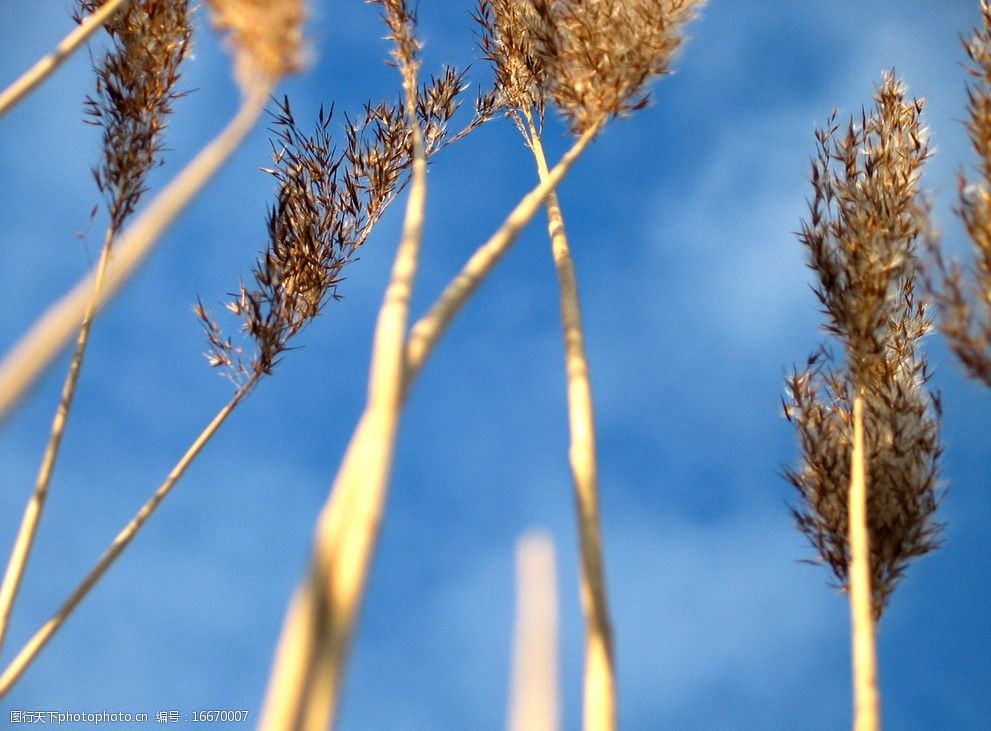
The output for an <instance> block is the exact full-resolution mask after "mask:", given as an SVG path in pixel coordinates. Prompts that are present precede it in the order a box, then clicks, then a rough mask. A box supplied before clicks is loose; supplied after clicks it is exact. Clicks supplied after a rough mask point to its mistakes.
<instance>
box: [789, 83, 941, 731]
mask: <svg viewBox="0 0 991 731" xmlns="http://www.w3.org/2000/svg"><path fill="white" fill-rule="evenodd" d="M922 109H923V102H922V101H921V100H909V99H907V98H906V92H905V88H904V86H903V85H902V84H901V82H899V81H898V80H897V79H896V78H895V76H894V74H893V73H892V74H886V75H885V77H884V79H883V81H882V83H881V85H880V87H879V88H878V89H877V92H876V95H875V105H874V108H873V110H872V111H871V114H870V115H868V114H867V113H866V111H865V112H863V113H862V114H861V119H860V123H859V124H854V122H853V121H852V120H851V122H850V124H849V125H848V127H847V129H846V132H845V133H843V134H840V133H839V125H838V124H837V122H836V119H835V113H834V115H833V116H832V117H831V118H830V120H829V122H828V124H827V126H826V127H825V128H823V129H818V130H816V141H817V147H818V150H817V155H816V157H815V158H814V159H813V161H812V186H813V197H812V199H811V200H810V202H809V219H808V220H807V221H803V223H802V229H801V233H800V235H799V237H800V240H801V241H802V243H803V245H804V246H805V247H806V249H807V251H808V254H809V266H810V268H812V269H813V270H814V271H815V272H816V276H817V279H818V284H817V285H816V287H815V288H814V291H815V294H816V297H817V298H818V300H819V302H820V304H821V305H822V312H823V314H824V315H825V316H826V324H825V325H824V329H825V330H826V332H828V333H829V334H830V335H832V336H833V337H835V338H836V339H837V340H839V341H840V343H841V344H842V345H843V348H844V351H845V359H844V362H843V363H842V365H841V366H838V367H834V366H833V365H832V363H831V359H830V358H829V356H828V354H827V351H825V350H822V351H820V353H817V354H816V355H814V356H812V357H811V358H810V359H809V361H808V364H807V367H806V368H805V369H804V370H803V371H801V372H797V373H795V374H794V375H793V376H792V377H791V378H790V380H789V384H788V390H789V400H788V401H786V402H785V414H786V415H787V416H788V418H789V419H790V420H791V421H792V423H793V424H794V426H795V428H796V431H797V433H798V437H799V443H800V445H801V448H802V466H801V468H800V469H798V470H788V471H787V473H786V475H787V477H788V479H789V481H790V482H791V483H792V484H793V485H794V486H795V487H796V489H797V490H798V492H799V494H800V496H801V500H802V502H801V505H800V506H799V507H796V508H794V509H793V514H794V516H795V519H796V522H797V524H798V527H799V529H800V530H801V531H802V532H803V533H805V534H806V536H807V537H808V538H809V541H810V542H811V543H812V545H813V546H814V547H815V549H816V550H817V552H818V554H819V558H820V559H821V560H822V561H825V562H826V563H828V564H829V565H830V567H831V568H832V570H833V572H834V574H835V575H836V577H837V579H838V580H839V581H840V583H841V585H842V586H843V587H844V588H846V589H847V590H848V592H849V594H850V603H851V618H852V625H853V636H852V645H853V657H854V675H855V680H854V686H855V700H856V713H855V716H856V728H857V729H858V730H861V729H875V728H878V727H879V723H880V720H879V719H880V716H879V703H878V695H877V683H876V660H875V649H874V635H875V623H876V621H877V620H878V619H879V618H880V617H881V614H882V613H883V611H884V607H885V606H886V604H887V602H888V600H889V599H890V595H891V592H892V591H893V590H894V588H895V586H896V585H897V582H898V580H899V579H900V578H901V577H902V575H903V574H904V570H905V567H906V565H907V563H908V562H909V561H910V560H911V559H913V558H915V557H917V556H921V555H923V554H925V553H928V552H929V551H931V550H932V549H933V548H935V547H936V545H937V540H936V539H937V536H938V533H939V529H940V526H939V525H938V524H936V523H935V522H934V520H933V516H934V513H935V510H936V504H937V499H936V477H937V470H938V460H939V456H940V446H939V419H940V412H939V401H938V398H937V397H935V396H934V395H932V394H931V393H929V392H927V391H926V388H925V386H926V382H927V381H928V378H929V376H928V370H927V365H926V360H925V356H924V355H923V354H922V353H921V352H920V351H919V343H920V341H921V339H922V337H923V335H924V334H925V333H926V332H927V331H928V330H929V328H930V326H931V323H930V322H929V320H928V318H927V316H926V313H925V311H924V309H923V307H922V306H921V305H919V304H917V303H916V301H915V295H914V286H915V278H916V266H917V262H916V254H917V249H918V246H919V242H920V240H921V239H922V238H923V237H924V236H925V233H926V231H927V230H928V220H927V207H926V204H925V201H924V199H923V197H922V195H921V193H920V192H919V190H918V185H919V177H920V174H921V172H922V167H923V165H924V163H925V161H926V159H927V158H928V156H929V151H928V147H927V143H926V131H925V129H924V128H923V126H922V122H921V113H922Z"/></svg>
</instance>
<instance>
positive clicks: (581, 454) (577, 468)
mask: <svg viewBox="0 0 991 731" xmlns="http://www.w3.org/2000/svg"><path fill="white" fill-rule="evenodd" d="M525 116H526V120H527V125H528V127H529V130H530V140H529V143H530V148H531V149H532V150H533V156H534V159H535V160H536V162H537V171H538V173H539V175H540V179H541V180H542V181H543V180H546V179H547V176H548V170H547V158H546V157H545V156H544V148H543V145H542V144H541V141H540V134H539V132H538V130H537V127H536V125H535V124H534V121H533V117H532V115H531V114H530V113H529V111H528V110H525ZM546 207H547V223H548V231H549V233H550V237H551V249H552V251H553V254H554V264H555V266H556V268H557V278H558V284H559V288H560V292H561V324H562V326H563V329H564V350H565V364H566V368H567V379H568V423H569V427H570V433H571V446H570V449H569V453H568V454H569V459H570V462H571V474H572V477H573V479H574V485H575V498H576V505H577V508H578V538H579V545H580V547H581V564H582V584H581V597H582V608H583V610H584V614H585V627H586V635H585V695H584V727H585V729H586V730H587V731H592V730H595V731H611V730H612V729H615V728H616V673H615V654H614V651H613V633H612V624H611V622H610V620H609V602H608V598H607V593H606V579H605V568H604V561H603V556H602V528H601V523H600V519H599V474H598V464H597V459H596V448H595V417H594V411H593V408H592V385H591V382H590V380H589V368H588V358H587V356H586V354H585V335H584V332H585V329H584V327H583V325H582V314H581V305H580V302H579V298H578V278H577V275H576V273H575V264H574V260H573V259H572V257H571V249H570V247H569V245H568V234H567V232H566V230H565V227H564V216H563V215H562V213H561V206H560V203H559V202H558V196H557V191H553V192H551V194H550V195H549V196H547V201H546Z"/></svg>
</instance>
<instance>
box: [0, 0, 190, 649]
mask: <svg viewBox="0 0 991 731" xmlns="http://www.w3.org/2000/svg"><path fill="white" fill-rule="evenodd" d="M99 7H100V3H99V2H95V1H94V0H82V2H80V5H79V10H80V12H82V13H87V14H92V13H96V12H97V11H98V9H99ZM77 20H80V18H78V17H77ZM105 28H106V31H107V33H108V34H109V35H110V38H111V41H112V47H111V50H110V51H108V52H107V53H105V54H104V55H103V57H102V59H101V60H100V61H99V62H98V63H96V65H95V70H96V77H97V82H96V95H95V96H93V97H89V98H88V99H87V100H86V112H87V114H88V116H89V118H90V119H89V121H90V122H91V123H92V124H94V125H97V126H99V127H100V128H101V129H102V130H103V154H102V157H101V162H100V164H99V165H97V166H96V167H95V168H94V169H93V177H94V179H95V180H96V185H97V188H99V190H100V192H101V193H103V195H104V197H105V199H106V205H107V211H108V213H109V217H110V223H109V225H108V226H107V230H106V235H105V236H104V242H103V247H102V250H101V253H100V260H99V263H98V265H97V268H96V276H95V279H94V282H93V290H92V292H91V293H90V296H89V299H88V302H87V304H86V309H85V311H84V313H83V320H82V325H81V327H80V329H79V335H78V337H77V339H76V347H75V352H74V353H73V357H72V361H71V363H70V365H69V372H68V374H67V376H66V379H65V382H64V383H63V386H62V394H61V399H60V402H59V405H58V407H57V409H56V412H55V416H54V418H53V421H52V427H51V432H50V435H49V440H48V445H47V447H46V449H45V453H44V456H43V457H42V462H41V466H40V468H39V470H38V476H37V479H36V481H35V487H34V492H33V494H32V496H31V498H30V499H29V501H28V504H27V506H26V508H25V512H24V515H23V518H22V520H21V526H20V529H19V531H18V535H17V539H16V541H15V544H14V548H13V551H12V553H11V558H10V561H9V563H8V565H7V570H6V572H5V574H4V580H3V584H2V585H0V646H2V645H3V640H4V637H5V635H6V630H7V627H8V624H9V620H10V613H11V610H12V609H13V604H14V601H15V600H16V597H17V593H18V589H19V587H20V584H21V581H22V579H23V575H24V571H25V569H26V567H27V562H28V559H29V557H30V553H31V547H32V545H33V543H34V537H35V535H36V533H37V530H38V524H39V521H40V519H41V513H42V510H43V508H44V504H45V501H46V499H47V495H48V488H49V485H50V483H51V478H52V474H53V472H54V469H55V462H56V460H57V457H58V452H59V448H60V446H61V443H62V436H63V434H64V432H65V428H66V425H67V422H68V417H69V411H70V410H71V408H72V402H73V399H74V397H75V393H76V386H77V383H78V380H79V375H80V372H81V370H82V365H83V358H84V356H85V352H86V346H87V343H88V342H89V333H90V328H91V326H92V322H93V317H94V315H95V313H96V306H97V301H98V298H99V294H100V291H101V288H102V285H103V280H104V276H105V274H106V270H107V265H108V264H109V261H110V255H111V246H112V244H113V241H114V239H115V238H116V237H117V234H118V232H119V231H120V230H121V228H122V226H123V225H124V222H125V221H126V220H127V219H128V218H129V217H130V216H131V214H132V213H133V212H134V209H135V208H136V206H137V205H138V202H139V201H140V199H141V197H142V195H143V194H144V193H145V192H146V184H145V181H146V178H147V175H148V172H149V171H150V170H151V168H152V167H153V166H154V165H156V164H159V163H160V162H161V151H162V132H163V131H164V129H165V126H166V120H167V118H168V116H169V115H170V114H171V111H172V103H173V102H174V101H175V100H176V99H177V98H178V97H179V96H180V94H179V93H178V92H176V91H175V87H176V83H177V82H178V79H179V65H180V64H181V63H182V61H183V59H184V58H185V57H186V54H187V50H188V48H189V39H190V26H189V16H188V8H187V4H186V3H185V2H166V1H165V0H142V1H140V2H134V3H131V4H130V5H128V6H127V8H126V9H125V10H124V11H123V12H121V13H118V14H117V15H114V16H113V17H112V18H111V19H110V20H108V21H107V22H106V25H105Z"/></svg>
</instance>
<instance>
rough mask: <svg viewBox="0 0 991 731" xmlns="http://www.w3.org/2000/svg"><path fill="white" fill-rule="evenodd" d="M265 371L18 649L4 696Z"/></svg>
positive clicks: (0, 693) (1, 679)
mask: <svg viewBox="0 0 991 731" xmlns="http://www.w3.org/2000/svg"><path fill="white" fill-rule="evenodd" d="M261 376H262V374H260V373H256V374H254V375H253V376H252V377H251V378H250V379H249V380H248V381H246V382H245V383H244V385H242V386H241V387H240V388H239V389H238V390H237V392H236V393H235V394H234V396H233V397H232V398H231V400H230V401H229V402H228V403H227V405H226V406H224V407H223V408H222V409H221V410H220V411H218V412H217V414H216V416H214V417H213V419H212V420H211V421H210V423H209V424H208V425H207V426H206V428H205V429H204V430H203V431H202V432H201V433H200V435H199V436H198V437H197V438H196V440H195V441H194V442H193V443H192V444H191V445H190V447H189V448H188V449H187V450H186V453H185V454H184V455H183V456H182V458H181V459H180V460H179V461H178V462H177V463H176V465H175V467H173V468H172V471H171V472H169V475H168V477H166V479H165V481H164V482H163V483H162V484H161V485H160V486H159V487H158V489H157V490H156V491H155V493H154V494H153V495H152V496H151V498H149V500H148V501H147V502H146V503H145V504H144V505H143V506H142V507H141V509H140V510H139V511H138V512H137V513H136V514H135V516H134V517H133V518H132V519H131V520H130V522H129V523H128V524H127V525H126V526H124V528H123V530H121V531H120V533H118V534H117V537H116V538H115V539H114V541H113V543H111V544H110V546H109V548H107V550H106V551H104V552H103V555H102V556H100V559H99V560H98V561H97V562H96V564H94V566H93V568H91V569H90V570H89V572H88V573H87V574H86V577H85V578H84V579H83V580H82V581H81V582H80V583H79V585H78V586H76V588H75V589H74V590H73V591H72V593H71V594H70V595H69V598H68V599H66V600H65V601H64V602H63V603H62V606H61V607H59V609H58V611H57V612H56V613H55V614H54V615H53V616H52V617H51V618H50V619H49V620H48V621H47V622H45V624H44V625H42V627H41V628H40V629H39V630H38V631H37V632H35V634H34V635H33V636H32V637H31V639H30V640H28V642H27V643H26V644H25V645H24V647H23V648H22V649H21V650H20V652H18V654H17V655H16V656H15V657H14V659H13V660H12V661H11V662H10V664H9V665H8V666H7V667H6V669H5V670H4V671H3V673H2V674H0V698H3V697H4V696H5V695H6V694H7V692H8V691H10V689H11V688H12V687H13V686H14V684H15V683H16V682H17V681H18V679H19V678H20V677H21V676H22V675H23V674H24V672H25V671H26V670H27V669H28V667H29V666H30V665H31V663H32V662H33V661H34V660H35V658H36V657H37V656H38V654H39V653H40V652H41V650H42V649H44V647H45V645H47V644H48V641H49V640H51V639H52V637H53V636H54V635H55V633H56V632H57V631H58V630H59V629H60V628H61V627H62V625H63V624H65V622H66V620H67V619H68V618H69V617H70V616H71V615H72V613H73V611H75V609H76V607H78V606H79V604H80V603H81V602H82V601H83V599H85V598H86V596H87V595H88V594H89V592H90V590H92V588H93V587H94V586H95V585H96V584H97V583H98V582H99V581H100V579H101V578H102V577H103V576H104V574H106V572H107V570H108V569H109V568H110V566H111V565H112V564H113V563H114V561H116V560H117V558H118V557H119V556H120V555H121V553H123V552H124V549H126V548H127V547H128V546H129V545H130V543H131V541H133V540H134V537H135V536H136V535H137V533H138V531H139V530H140V529H141V527H142V526H143V525H144V524H145V523H146V522H147V521H148V519H149V518H150V517H151V515H152V514H153V513H154V512H155V510H156V509H157V508H158V506H159V505H160V504H161V503H162V501H163V500H164V499H165V498H166V496H167V495H168V494H169V493H170V492H171V491H172V488H173V487H175V485H176V484H177V483H178V482H179V480H180V479H181V478H182V476H183V475H184V474H185V472H186V470H187V469H188V468H189V465H190V464H192V462H193V460H195V459H196V457H197V456H198V455H199V453H200V452H201V451H202V449H203V448H204V447H205V446H206V444H207V442H209V441H210V439H211V438H212V437H213V435H214V434H215V433H216V432H217V430H218V429H219V428H220V427H221V425H222V424H223V423H224V422H225V421H226V420H227V417H228V416H230V414H231V412H233V411H234V409H235V408H236V407H237V405H238V404H239V403H241V401H242V400H243V399H244V398H245V396H247V395H248V393H250V392H251V389H252V388H254V386H255V384H256V383H257V382H258V379H259V378H261Z"/></svg>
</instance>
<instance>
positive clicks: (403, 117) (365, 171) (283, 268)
mask: <svg viewBox="0 0 991 731" xmlns="http://www.w3.org/2000/svg"><path fill="white" fill-rule="evenodd" d="M463 80H464V74H463V73H458V72H456V71H454V70H453V69H447V70H446V71H445V72H444V73H443V74H442V75H441V76H439V77H437V78H434V79H432V80H431V81H430V83H428V84H426V85H424V86H423V87H422V89H421V90H420V93H419V94H418V96H417V105H416V106H417V108H416V117H417V119H418V122H419V124H420V128H421V129H422V130H423V134H424V144H425V148H426V153H427V155H428V156H429V155H432V154H434V153H436V152H437V151H438V150H440V149H441V148H442V147H444V146H445V145H446V144H447V143H448V142H449V141H450V140H449V138H448V129H447V125H448V122H449V121H450V119H451V117H453V116H454V114H455V112H456V111H457V109H458V106H459V104H460V99H459V95H460V93H461V91H462V90H463V89H464V88H465V85H464V82H463ZM332 116H333V115H332V110H331V111H330V112H325V111H324V110H323V109H321V110H320V113H319V114H318V116H317V123H316V126H315V128H314V130H313V131H312V132H303V131H302V130H301V129H300V127H299V126H298V125H297V122H296V119H295V117H294V115H293V112H292V109H291V107H290V105H289V100H288V99H284V100H283V101H282V103H281V104H280V106H279V109H278V110H277V112H276V113H275V123H274V125H273V128H272V132H273V135H274V137H273V139H272V160H273V163H274V164H273V167H272V168H270V169H267V170H265V172H267V173H269V174H270V175H272V176H273V177H274V178H275V180H276V182H277V192H276V202H275V205H274V206H273V207H272V208H271V209H270V210H269V213H268V235H269V244H268V248H267V249H266V250H265V252H263V254H262V255H261V257H260V258H259V260H258V262H257V263H256V265H255V269H254V272H253V279H254V282H253V284H252V285H251V286H248V285H246V284H244V283H242V284H241V287H240V291H239V292H238V294H237V295H236V297H235V299H234V300H233V301H232V302H229V303H228V304H227V309H228V310H230V311H231V312H232V313H233V314H234V315H236V316H238V317H240V318H241V320H242V324H243V330H244V332H245V333H247V334H248V336H249V337H250V338H251V339H252V340H253V342H254V346H255V347H254V353H253V354H252V356H251V358H250V362H247V363H246V362H244V359H243V351H242V348H241V347H239V346H236V345H235V344H234V342H233V341H232V339H231V338H229V337H226V336H224V334H223V332H222V330H221V328H220V326H219V325H218V324H217V323H216V322H215V320H214V319H213V317H212V316H211V315H210V314H209V313H207V312H206V311H205V309H204V308H203V307H202V305H200V306H198V307H197V310H196V312H197V315H198V316H199V317H200V319H201V320H202V322H203V326H204V329H205V330H206V333H207V337H208V339H209V341H210V352H209V353H208V354H207V359H208V361H209V362H210V364H211V365H212V366H223V367H225V368H226V369H227V372H228V375H229V376H231V378H232V379H233V380H235V381H239V382H243V381H244V380H245V379H246V378H247V377H248V376H249V374H251V373H255V374H257V373H263V374H268V373H271V372H272V369H273V368H274V366H275V365H276V363H277V362H278V360H279V358H280V357H281V355H282V353H283V352H285V350H286V349H287V348H288V347H289V342H290V340H291V339H292V338H293V337H294V336H295V335H296V334H297V333H298V332H299V331H300V330H302V329H303V328H304V327H305V326H306V325H307V324H308V323H309V322H310V321H311V320H312V319H313V318H314V317H316V316H317V315H318V314H320V312H321V310H322V309H323V306H324V305H325V304H326V302H327V301H328V300H329V299H337V298H338V293H337V286H338V284H340V282H341V281H342V280H343V278H344V273H343V272H344V268H345V267H346V266H347V264H348V263H350V262H351V261H352V260H353V259H354V258H355V253H356V252H357V250H358V249H359V248H360V247H361V246H362V245H363V244H364V243H365V241H366V240H367V238H368V236H369V235H370V234H371V232H372V229H373V228H374V227H375V225H376V224H377V223H378V221H379V219H380V218H381V217H382V215H383V214H384V213H385V211H386V210H387V209H388V207H389V205H390V204H391V203H392V202H393V201H394V200H395V198H396V196H397V195H398V194H399V192H400V191H401V190H402V189H403V188H404V187H405V185H406V184H407V182H408V180H409V171H410V168H411V166H412V154H413V151H412V130H411V129H410V125H409V118H408V115H407V112H406V107H405V105H404V103H403V102H402V101H398V102H395V103H392V104H390V103H387V102H382V103H380V104H377V105H374V106H373V105H371V104H368V105H366V106H365V109H364V112H363V114H362V116H361V117H359V118H358V120H357V121H350V120H348V121H347V122H346V123H345V125H344V133H345V140H346V141H345V144H344V148H343V149H342V150H340V151H338V150H337V149H335V147H334V145H333V140H332V137H331V133H330V125H331V120H332Z"/></svg>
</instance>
